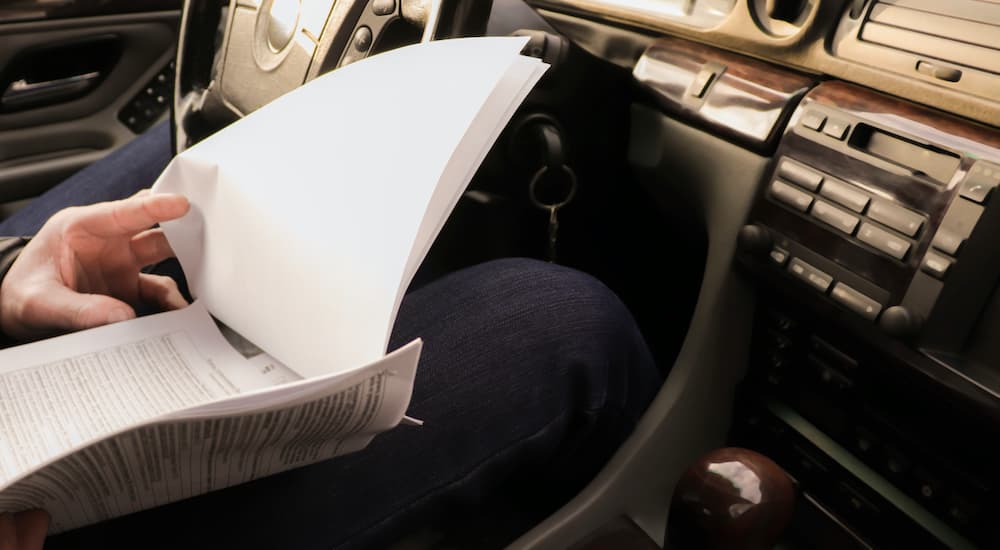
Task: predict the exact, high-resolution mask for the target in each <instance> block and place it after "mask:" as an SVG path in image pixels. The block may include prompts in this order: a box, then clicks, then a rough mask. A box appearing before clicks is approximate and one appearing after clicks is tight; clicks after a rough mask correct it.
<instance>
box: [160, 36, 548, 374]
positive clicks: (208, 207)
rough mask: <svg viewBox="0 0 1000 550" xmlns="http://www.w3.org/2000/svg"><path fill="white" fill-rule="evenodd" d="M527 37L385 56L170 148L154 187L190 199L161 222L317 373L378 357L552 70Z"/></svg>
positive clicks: (196, 264)
mask: <svg viewBox="0 0 1000 550" xmlns="http://www.w3.org/2000/svg"><path fill="white" fill-rule="evenodd" d="M525 42H526V38H472V39H458V40H444V41H439V42H431V43H427V44H419V45H414V46H409V47H405V48H400V49H398V50H393V51H390V52H385V53H382V54H379V55H376V56H374V57H371V58H369V59H366V60H363V61H360V62H358V63H354V64H351V65H349V66H347V67H344V68H341V69H338V70H336V71H333V72H331V73H329V74H327V75H324V76H322V77H320V78H318V79H316V80H313V81H311V82H309V83H307V84H305V85H304V86H302V87H301V88H298V89H296V90H293V91H292V92H290V93H288V94H286V95H284V96H282V97H280V98H278V99H277V100H275V101H274V102H272V103H270V104H268V105H266V106H264V107H263V108H261V109H259V110H257V111H255V112H254V113H252V114H250V115H249V116H247V117H245V118H243V119H241V120H239V121H237V122H236V123H234V124H232V125H230V126H228V127H226V128H224V129H223V130H221V131H219V132H217V133H216V134H214V135H213V136H211V137H209V138H207V139H206V140H204V141H202V142H200V143H198V144H196V145H195V146H193V147H191V148H190V149H188V150H186V151H184V152H183V153H181V154H180V155H179V156H177V157H176V158H175V159H173V161H172V162H171V163H170V165H169V166H168V167H167V169H166V170H165V171H164V173H163V175H162V176H161V177H160V179H159V180H158V181H157V183H156V185H154V187H153V191H154V192H173V193H181V194H183V195H185V196H187V197H188V198H189V199H190V200H191V203H192V209H191V212H190V213H189V214H188V215H187V216H185V217H184V218H182V219H181V220H177V221H172V222H168V223H165V224H163V228H164V231H165V233H166V234H167V237H168V239H169V240H170V242H171V245H172V246H173V249H174V250H175V251H176V252H177V256H178V258H179V260H180V262H181V265H182V266H183V268H184V272H185V274H186V275H187V278H188V282H189V284H190V286H191V288H192V291H193V292H194V294H195V295H196V296H198V297H199V299H203V300H205V302H206V306H207V308H208V309H209V310H210V311H211V312H212V314H213V315H215V316H216V317H218V318H219V319H221V320H222V321H223V322H224V323H226V324H227V325H229V326H231V327H232V328H233V329H235V330H236V331H237V332H239V333H240V334H242V335H244V336H246V337H247V338H248V339H250V340H251V341H253V342H254V343H255V344H257V345H259V346H260V347H261V348H263V349H264V350H265V351H266V352H267V353H269V354H271V355H272V356H274V357H275V358H277V359H278V360H279V361H281V362H283V363H284V364H286V365H288V366H290V367H292V368H293V369H295V371H296V372H298V373H300V374H302V375H303V376H305V377H307V378H308V377H312V376H318V375H322V374H326V373H329V372H334V371H337V370H340V369H345V368H348V367H350V366H352V365H358V364H366V363H369V362H371V361H374V360H375V359H377V358H379V357H381V356H382V355H383V354H384V353H385V348H386V345H387V343H388V339H389V334H390V331H391V329H392V325H393V323H394V321H395V314H396V309H397V306H398V302H399V299H400V297H401V296H402V293H403V291H404V290H405V288H406V286H407V285H408V284H409V282H410V278H411V277H412V273H413V271H415V269H416V266H418V265H419V264H420V263H421V261H422V260H423V255H424V254H426V252H427V249H428V248H429V245H430V242H431V241H432V240H433V239H434V238H435V237H436V235H437V232H438V230H439V229H440V228H441V226H442V225H443V223H444V219H445V218H446V217H447V215H448V214H449V213H450V211H451V209H452V207H454V205H455V203H456V202H457V201H458V198H459V197H460V195H461V194H462V192H463V191H464V189H465V187H466V186H467V185H468V183H469V180H470V179H471V178H472V175H473V174H474V172H475V169H476V167H478V163H479V162H480V161H481V160H482V158H483V157H484V156H485V154H486V152H487V151H488V149H489V148H490V146H491V145H492V144H493V141H494V140H495V139H496V137H497V135H498V134H499V132H500V130H501V129H502V128H503V126H504V125H505V124H506V123H507V121H508V120H509V118H510V116H512V115H513V113H514V110H515V109H516V107H517V105H518V104H519V103H520V102H521V101H522V100H523V99H524V96H525V95H526V94H527V91H528V90H529V89H530V88H531V86H533V85H534V83H535V82H536V81H537V80H538V78H539V77H540V76H541V74H542V72H544V69H545V67H547V66H546V65H544V64H543V63H541V62H540V61H538V60H537V59H529V58H526V57H523V56H521V55H520V50H521V48H522V47H523V46H524V44H525ZM260 289H276V290H280V292H279V291H275V292H260ZM248 296H252V297H253V299H252V300H248V299H247V297H248ZM317 342H323V343H324V344H325V345H316V343H317Z"/></svg>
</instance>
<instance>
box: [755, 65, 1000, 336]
mask: <svg viewBox="0 0 1000 550" xmlns="http://www.w3.org/2000/svg"><path fill="white" fill-rule="evenodd" d="M998 185H1000V134H998V133H997V132H995V131H991V130H988V129H985V128H983V127H980V126H977V125H974V124H971V123H967V122H964V121H961V120H958V119H955V118H953V117H950V116H947V115H943V114H938V113H936V112H933V111H931V110H929V109H924V108H921V107H918V106H915V105H911V104H908V103H904V102H901V101H899V100H896V99H893V98H889V97H886V96H882V95H880V94H877V93H874V92H871V91H868V90H864V89H861V88H858V87H855V86H851V85H848V84H843V83H839V82H828V83H824V84H821V85H820V86H818V87H817V88H815V89H814V90H813V91H811V92H810V93H809V94H807V95H806V97H805V98H804V100H803V101H802V103H801V104H800V106H799V107H798V108H797V109H796V111H795V112H794V114H793V115H792V118H791V120H790V123H789V125H788V127H787V128H786V130H785V132H784V134H783V136H782V139H781V142H780V144H779V146H778V150H777V153H776V155H775V162H774V163H773V166H772V169H771V170H770V171H769V173H768V179H767V180H766V181H765V182H764V184H763V185H762V190H761V193H760V196H759V197H758V200H757V201H756V203H755V206H754V208H753V210H752V212H751V214H750V218H749V223H750V224H751V227H754V228H756V230H755V231H756V233H755V234H764V235H766V238H765V239H763V240H761V239H757V241H756V242H755V243H754V244H755V246H750V247H745V250H747V251H748V252H749V249H753V252H752V253H747V254H746V255H745V257H746V258H748V259H750V260H751V262H752V263H754V264H757V265H758V266H759V267H761V269H764V270H767V271H769V272H770V273H772V274H773V275H775V276H781V277H789V278H791V279H798V280H800V281H801V282H802V283H803V284H804V286H805V287H806V288H808V289H810V290H811V291H812V292H819V293H821V294H823V295H826V296H827V297H828V298H829V299H830V300H832V301H834V302H836V303H838V304H840V305H841V306H842V307H844V308H846V309H847V310H850V311H853V312H854V313H856V314H858V315H859V316H861V317H862V318H864V319H867V320H868V321H870V322H873V323H878V324H879V325H880V326H881V327H882V328H884V329H885V330H886V331H887V332H889V333H891V334H893V335H896V336H906V337H911V338H918V342H919V343H920V344H921V345H924V344H930V345H932V347H934V348H935V349H950V350H954V349H957V348H959V347H960V346H961V344H962V343H963V342H964V339H965V338H966V337H967V336H968V333H969V331H970V330H971V328H972V325H973V324H974V323H975V321H976V319H977V318H978V314H979V308H981V306H982V304H983V303H984V302H985V299H986V297H988V296H989V295H990V293H991V292H992V289H993V287H994V286H995V284H996V281H997V276H998V275H1000V251H998V250H996V248H997V247H996V246H995V243H993V242H991V241H993V237H992V235H998V234H1000V233H997V232H995V231H993V230H992V229H991V228H992V227H993V226H994V225H998V226H1000V212H997V209H996V208H990V202H991V195H992V190H993V189H994V188H995V187H996V186H998ZM991 234H992V235H991ZM778 273H780V275H779V274H778Z"/></svg>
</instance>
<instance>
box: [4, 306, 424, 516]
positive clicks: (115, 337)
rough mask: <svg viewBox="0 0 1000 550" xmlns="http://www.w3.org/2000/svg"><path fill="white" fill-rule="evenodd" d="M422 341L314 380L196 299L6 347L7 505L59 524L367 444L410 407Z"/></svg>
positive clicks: (135, 507)
mask: <svg viewBox="0 0 1000 550" xmlns="http://www.w3.org/2000/svg"><path fill="white" fill-rule="evenodd" d="M67 349H73V350H74V355H73V356H72V357H68V358H67V357H65V350H67ZM420 349H421V342H420V341H419V340H415V341H414V342H411V343H410V344H408V345H407V346H404V347H403V348H400V349H399V350H397V351H395V352H393V353H391V354H389V355H387V356H385V357H384V358H382V359H380V360H379V361H376V362H374V363H372V364H369V365H362V366H359V367H357V368H355V369H352V370H349V371H347V372H345V373H340V374H332V375H327V376H324V377H317V378H314V379H311V380H305V379H302V378H301V377H299V376H298V375H297V374H295V373H294V372H292V371H291V370H290V369H287V368H286V367H284V366H283V365H281V364H280V363H278V362H277V361H275V360H274V359H273V358H271V357H268V356H266V355H256V356H254V357H253V358H252V359H246V358H244V357H243V356H242V355H240V354H239V353H237V352H236V351H235V350H234V349H233V348H232V347H231V346H230V345H229V343H227V342H226V341H225V339H224V338H223V337H222V335H221V333H220V332H219V330H218V328H217V327H216V325H215V323H214V322H213V320H212V319H211V317H210V316H209V315H208V313H207V312H206V311H205V309H204V308H203V307H202V306H201V304H200V303H196V304H194V305H192V306H190V307H188V308H186V309H184V310H180V311H176V312H169V313H164V314H159V315H155V316H150V317H144V318H140V319H136V320H132V321H128V322H124V323H118V324H115V325H109V326H106V327H101V328H98V329H92V330H89V331H83V332H80V333H76V334H72V335H67V336H63V337H60V338H54V339H50V340H45V341H41V342H38V343H35V344H28V345H25V346H19V347H17V348H10V349H8V350H4V351H0V364H2V365H3V367H2V368H0V392H3V393H0V430H3V432H2V433H4V435H5V437H4V439H3V440H2V441H0V459H2V462H0V465H2V468H3V470H2V471H0V474H2V477H0V512H3V511H19V510H26V509H33V508H42V509H45V510H46V511H48V512H49V514H50V515H51V516H52V526H51V528H50V532H52V533H57V532H61V531H64V530H68V529H73V528H76V527H80V526H83V525H88V524H91V523H95V522H98V521H102V520H105V519H109V518H113V517H117V516H120V515H124V514H128V513H131V512H135V511H139V510H143V509H147V508H150V507H153V506H159V505H162V504H165V503H168V502H172V501H175V500H180V499H184V498H188V497H192V496H196V495H199V494H203V493H205V492H208V491H213V490H217V489H221V488H225V487H229V486H231V485H235V484H239V483H244V482H246V481H250V480H253V479H257V478H260V477H264V476H267V475H271V474H274V473H277V472H281V471H284V470H287V469H290V468H295V467H299V466H303V465H306V464H311V463H314V462H317V461H320V460H325V459H329V458H332V457H334V456H337V455H341V454H345V453H349V452H354V451H357V450H360V449H362V448H364V446H365V445H367V444H368V442H369V441H370V440H371V438H372V437H374V435H376V434H377V433H379V432H382V431H385V430H388V429H390V428H392V427H394V426H396V425H398V424H399V422H400V420H401V419H402V418H403V415H404V413H405V411H406V407H407V406H408V404H409V400H410V396H411V394H412V390H413V381H414V377H415V374H416V368H417V363H418V360H419V357H420Z"/></svg>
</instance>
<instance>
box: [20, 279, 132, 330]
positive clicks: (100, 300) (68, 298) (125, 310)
mask: <svg viewBox="0 0 1000 550" xmlns="http://www.w3.org/2000/svg"><path fill="white" fill-rule="evenodd" d="M8 299H10V298H8ZM4 306H5V308H6V307H11V306H10V305H9V304H4ZM13 307H14V308H16V311H13V312H11V314H10V316H9V317H10V318H11V319H17V320H18V322H17V323H10V324H8V323H5V324H4V330H5V332H7V334H8V335H9V336H12V337H14V338H18V339H32V338H37V337H40V336H46V335H50V334H51V333H53V332H67V331H74V330H82V329H88V328H94V327H98V326H101V325H106V324H109V323H117V322H119V321H125V320H127V319H134V318H135V310H133V309H132V307H131V306H129V305H128V304H126V303H125V302H122V301H121V300H117V299H115V298H112V297H110V296H104V295H101V294H83V293H79V292H75V291H73V290H71V289H69V288H66V287H64V286H61V285H58V284H51V285H46V286H45V288H43V289H39V291H37V292H31V293H28V294H26V295H25V296H24V297H23V299H21V300H19V303H17V304H16V305H14V306H13Z"/></svg>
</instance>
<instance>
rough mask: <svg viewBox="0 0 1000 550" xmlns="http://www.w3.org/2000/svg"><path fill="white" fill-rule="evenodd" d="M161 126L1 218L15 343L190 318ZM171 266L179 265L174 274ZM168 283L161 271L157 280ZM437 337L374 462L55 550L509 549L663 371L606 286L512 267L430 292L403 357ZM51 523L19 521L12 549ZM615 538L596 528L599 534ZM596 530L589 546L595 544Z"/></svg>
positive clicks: (5, 544) (617, 438)
mask: <svg viewBox="0 0 1000 550" xmlns="http://www.w3.org/2000/svg"><path fill="white" fill-rule="evenodd" d="M169 151H170V143H169V130H168V129H167V127H166V126H165V125H161V126H159V127H156V128H154V129H152V130H151V131H149V132H147V133H146V134H144V135H143V136H140V137H139V138H137V139H136V140H134V141H133V142H132V143H130V144H129V145H126V146H125V147H123V148H121V149H119V150H118V151H117V152H115V153H113V154H111V155H109V156H108V157H106V158H105V159H104V160H102V161H99V162H97V163H95V164H93V165H91V166H90V167H88V168H86V169H84V170H82V171H81V172H79V173H77V174H76V175H74V176H73V177H71V178H69V179H68V180H67V181H65V182H63V183H62V184H60V185H59V186H56V187H55V188H53V189H52V190H50V191H49V192H47V193H46V194H44V195H43V196H41V197H40V198H38V199H36V200H34V201H33V202H31V203H29V204H28V205H27V206H26V207H24V208H23V209H21V210H19V211H17V212H16V213H15V214H14V215H12V216H11V217H10V218H8V219H6V220H4V221H3V222H0V235H12V236H21V235H34V237H33V238H31V239H30V240H27V239H19V238H14V239H8V240H7V241H5V244H3V243H0V250H3V252H2V253H0V268H3V273H2V276H3V278H2V281H0V328H2V330H3V332H4V333H5V334H6V335H7V336H8V337H12V338H15V339H18V340H30V339H37V338H41V337H45V336H48V335H51V334H57V333H60V332H65V331H71V330H78V329H85V328H88V327H93V326H98V325H102V324H106V323H113V322H116V321H119V320H123V319H127V318H130V317H133V316H135V315H137V314H141V313H142V309H141V307H143V306H142V304H149V303H152V304H154V305H155V307H156V308H159V309H171V308H177V307H183V306H184V305H185V304H186V301H185V300H184V298H183V294H184V292H186V290H184V288H185V287H184V281H183V278H182V277H181V276H180V275H179V274H178V273H173V274H172V277H171V276H167V275H164V273H169V272H170V266H169V265H168V264H169V263H170V262H171V260H168V258H169V256H171V252H170V248H169V244H168V243H167V241H166V239H165V238H164V237H163V234H162V233H161V232H160V231H159V230H158V229H156V228H153V226H154V224H156V223H158V222H162V221H166V220H169V219H174V218H177V217H179V216H182V215H183V214H184V213H185V212H186V211H187V209H188V204H187V201H186V199H184V197H180V196H175V195H155V196H154V195H150V194H148V193H141V192H139V193H137V191H139V190H140V189H142V188H144V187H148V186H149V185H150V184H151V183H152V182H153V181H154V180H155V177H156V176H157V175H158V174H159V172H160V171H161V170H162V169H163V167H164V166H165V165H166V163H167V161H168V160H169V158H170V154H169ZM165 262H166V263H165ZM151 265H152V266H155V267H154V269H152V270H150V269H144V268H146V267H148V266H151ZM417 336H419V337H421V338H423V339H424V351H423V353H422V356H421V358H420V365H419V368H418V372H417V379H416V383H415V387H414V393H413V398H412V401H411V404H410V408H409V411H408V414H410V415H412V416H414V417H417V418H420V419H422V420H424V422H425V424H424V426H422V427H419V428H417V427H408V426H401V427H397V428H396V429H394V430H390V431H389V432H387V433H385V434H382V435H380V436H378V437H376V438H375V439H374V440H373V441H372V442H371V444H369V446H368V447H367V448H366V449H364V450H362V451H359V452H356V453H353V454H350V455H346V456H343V457H338V458H335V459H332V460H329V461H326V462H321V463H318V464H314V465H312V466H307V467H304V468H299V469H296V470H292V471H289V472H285V473H282V474H278V475H274V476H270V477H267V478H263V479H260V480H256V481H253V482H250V483H246V484H243V485H239V486H236V487H231V488H228V489H224V490H221V491H216V492H213V493H209V494H206V495H202V496H199V497H195V498H191V499H188V500H185V501H181V502H176V503H172V504H168V505H165V506H162V507H159V508H155V509H151V510H146V511H143V512H139V513H136V514H132V515H129V516H125V517H121V518H117V519H114V520H110V521H106V522H102V523H99V524H96V525H92V526H88V527H84V528H81V529H76V530H74V531H70V532H67V533H62V534H59V535H56V536H52V537H49V539H48V540H47V541H45V547H46V548H50V549H52V548H54V549H61V548H125V547H128V548H133V547H143V548H177V547H185V548H219V547H239V548H331V547H338V548H339V547H345V548H346V547H351V548H353V547H365V548H367V547H384V546H386V545H388V544H390V543H392V542H393V541H396V540H399V539H401V538H404V537H406V536H408V535H410V534H413V533H430V534H437V535H436V536H438V537H445V539H444V540H446V541H450V543H451V545H453V546H460V547H464V546H473V547H494V546H502V545H504V544H506V543H508V542H510V541H511V540H512V539H513V538H514V537H516V536H517V535H518V534H520V533H522V532H524V531H525V530H527V529H528V528H530V527H531V526H532V525H533V524H535V523H537V522H538V521H540V520H541V519H543V518H544V517H545V516H546V515H547V514H549V513H551V512H552V511H554V510H555V508H556V507H558V506H559V505H560V504H561V503H563V502H565V501H566V500H567V499H568V498H570V497H571V496H572V495H573V494H574V493H575V492H576V491H578V490H579V489H580V488H582V486H583V485H584V484H585V483H586V482H587V481H588V480H589V479H590V478H591V477H592V476H593V475H594V474H595V473H596V472H597V471H598V470H599V469H600V467H601V466H602V465H603V464H604V462H605V461H606V460H607V459H608V458H609V457H610V456H611V453H612V452H613V451H614V450H615V449H616V448H617V446H618V445H619V444H620V443H621V442H622V441H623V440H624V438H625V437H626V436H627V435H628V433H629V432H630V431H631V430H632V428H633V427H634V425H635V423H636V422H637V420H638V418H639V417H640V415H641V413H642V411H643V410H644V409H645V407H646V405H647V404H648V403H649V401H650V400H651V399H652V396H653V395H654V394H655V392H656V391H657V390H658V388H659V386H660V382H661V381H660V376H659V373H658V370H657V369H656V367H655V365H654V362H653V359H652V357H651V355H650V352H649V350H648V348H647V346H646V344H645V342H644V340H643V337H642V335H641V334H640V332H639V330H638V328H637V326H636V324H635V322H634V320H633V319H632V317H631V316H630V314H629V312H628V310H627V309H626V308H625V306H624V305H623V304H622V303H621V302H620V301H619V300H618V299H617V297H616V296H615V295H614V294H613V293H612V292H611V291H610V290H609V289H608V288H607V287H605V286H604V285H603V284H602V283H600V282H599V281H597V280H596V279H594V278H592V277H590V276H588V275H586V274H584V273H581V272H579V271H575V270H572V269H569V268H566V267H561V266H558V265H553V264H548V263H544V262H539V261H535V260H529V259H515V258H507V259H499V260H494V261H490V262H487V263H484V264H480V265H477V266H473V267H468V268H465V269H461V270H459V271H456V272H453V273H450V274H447V275H445V276H443V277H441V278H439V279H438V280H436V281H433V282H430V283H427V284H425V285H424V286H421V287H420V288H418V289H415V290H411V291H409V292H408V293H407V295H406V296H405V298H404V300H403V303H402V305H401V307H400V310H399V314H398V317H397V321H396V324H395V326H394V329H393V332H392V337H391V340H390V345H389V347H390V349H395V348H396V347H398V346H400V345H402V344H403V343H406V342H408V341H410V340H412V339H413V338H414V337H417ZM46 517H47V516H46V515H45V514H44V513H43V512H39V511H28V512H21V513H19V514H4V515H2V516H0V550H8V549H17V550H27V549H30V548H40V547H41V544H42V540H43V539H44V537H45V529H46V524H47V520H46ZM595 527H596V526H595ZM581 535H583V533H581Z"/></svg>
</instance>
